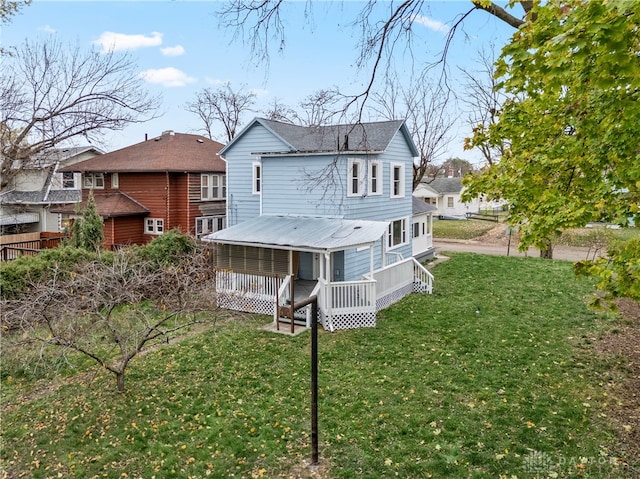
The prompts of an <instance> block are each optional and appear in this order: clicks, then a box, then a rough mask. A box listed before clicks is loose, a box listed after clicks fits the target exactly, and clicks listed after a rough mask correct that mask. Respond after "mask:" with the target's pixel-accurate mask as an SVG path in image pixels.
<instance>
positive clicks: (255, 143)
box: [224, 124, 286, 226]
mask: <svg viewBox="0 0 640 479" xmlns="http://www.w3.org/2000/svg"><path fill="white" fill-rule="evenodd" d="M241 140H242V141H238V142H236V143H235V144H233V145H232V146H231V148H229V150H228V151H227V152H226V154H225V155H224V156H225V159H226V161H227V191H228V192H229V195H228V199H227V221H228V226H233V225H236V224H238V223H241V222H243V221H246V220H249V219H251V218H255V217H256V216H259V215H260V195H255V194H253V185H252V181H253V163H254V162H256V161H258V157H257V156H256V153H259V152H275V151H283V150H285V149H286V146H285V144H284V143H283V142H282V141H281V140H280V139H278V138H277V137H275V136H274V135H273V134H272V133H270V132H269V131H268V130H267V129H266V128H264V127H263V126H261V125H259V124H256V125H254V126H253V127H251V128H250V129H249V130H248V131H246V132H245V133H244V135H243V137H242V138H241ZM263 183H264V181H263Z"/></svg>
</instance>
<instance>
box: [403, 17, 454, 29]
mask: <svg viewBox="0 0 640 479" xmlns="http://www.w3.org/2000/svg"><path fill="white" fill-rule="evenodd" d="M411 20H412V21H413V22H414V23H417V24H419V25H422V26H424V27H427V28H428V29H429V30H433V31H434V32H442V33H447V32H448V31H449V27H448V26H447V25H446V24H444V23H442V22H440V21H438V20H434V19H433V18H429V17H425V16H424V15H414V16H413V18H412V19H411Z"/></svg>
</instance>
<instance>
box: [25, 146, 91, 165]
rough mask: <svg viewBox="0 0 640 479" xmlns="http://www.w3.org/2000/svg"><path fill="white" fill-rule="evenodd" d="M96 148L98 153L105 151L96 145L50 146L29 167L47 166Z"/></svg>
mask: <svg viewBox="0 0 640 479" xmlns="http://www.w3.org/2000/svg"><path fill="white" fill-rule="evenodd" d="M91 150H94V151H95V152H96V153H98V154H102V153H103V151H102V150H101V149H100V148H96V147H95V146H72V147H61V148H50V149H48V150H45V151H42V152H40V153H39V154H38V156H37V157H36V158H34V160H33V162H32V163H31V164H30V165H29V168H47V167H49V166H53V165H55V164H56V163H57V162H58V161H60V162H63V163H64V160H67V159H69V158H73V157H74V156H76V155H79V154H80V153H84V152H85V151H91Z"/></svg>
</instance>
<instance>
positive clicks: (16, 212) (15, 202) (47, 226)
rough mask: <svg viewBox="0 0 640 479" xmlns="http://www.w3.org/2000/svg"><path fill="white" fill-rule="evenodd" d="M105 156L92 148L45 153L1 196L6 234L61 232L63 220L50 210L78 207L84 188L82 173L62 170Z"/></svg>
mask: <svg viewBox="0 0 640 479" xmlns="http://www.w3.org/2000/svg"><path fill="white" fill-rule="evenodd" d="M102 154H103V151H102V150H100V149H98V148H96V147H93V146H83V147H69V148H52V149H50V150H46V151H44V152H42V153H41V154H40V156H39V157H38V158H37V159H36V160H35V161H33V162H32V163H31V164H30V165H29V167H28V168H23V169H21V171H20V172H18V173H17V174H16V176H14V177H13V178H12V179H11V183H10V184H9V187H8V188H6V190H5V191H3V192H2V193H0V227H1V228H2V232H3V234H12V233H36V232H53V233H60V232H62V231H63V230H64V227H65V225H64V224H62V222H61V216H60V215H59V214H57V213H52V212H51V208H52V207H57V206H60V205H64V204H70V203H78V202H79V201H80V199H81V185H80V174H79V173H73V172H61V171H59V170H60V169H61V168H62V167H64V166H68V165H72V164H75V163H78V162H80V161H84V160H87V159H89V158H93V157H94V156H97V155H102Z"/></svg>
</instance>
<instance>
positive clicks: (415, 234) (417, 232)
mask: <svg viewBox="0 0 640 479" xmlns="http://www.w3.org/2000/svg"><path fill="white" fill-rule="evenodd" d="M423 233H424V231H423ZM419 236H420V223H413V237H414V238H417V237H419Z"/></svg>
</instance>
